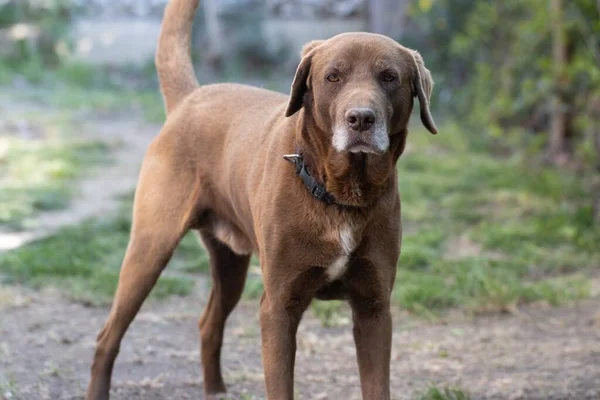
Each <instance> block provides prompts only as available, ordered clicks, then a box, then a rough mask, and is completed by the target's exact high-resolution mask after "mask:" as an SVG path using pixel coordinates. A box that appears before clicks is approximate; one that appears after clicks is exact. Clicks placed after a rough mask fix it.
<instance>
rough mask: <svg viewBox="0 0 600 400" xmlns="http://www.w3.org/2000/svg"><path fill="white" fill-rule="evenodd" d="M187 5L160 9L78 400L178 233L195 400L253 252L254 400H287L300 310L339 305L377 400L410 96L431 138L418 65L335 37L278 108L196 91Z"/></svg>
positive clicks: (384, 390) (308, 54)
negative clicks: (103, 313) (257, 336)
mask: <svg viewBox="0 0 600 400" xmlns="http://www.w3.org/2000/svg"><path fill="white" fill-rule="evenodd" d="M197 6H198V0H171V2H170V4H169V5H168V6H167V9H166V11H165V17H164V21H163V27H162V32H161V36H160V42H159V46H158V51H157V56H156V65H157V68H158V73H159V76H160V83H161V89H162V93H163V96H164V99H165V104H166V109H167V113H168V118H167V121H166V123H165V125H164V127H163V129H162V131H161V132H160V134H159V136H158V137H157V138H156V139H155V140H154V142H153V143H152V144H151V145H150V147H149V148H148V152H147V154H146V157H145V159H144V163H143V166H142V170H141V174H140V179H139V185H138V187H137V191H136V196H135V204H134V216H133V227H132V230H131V239H130V243H129V247H128V249H127V254H126V256H125V259H124V261H123V266H122V270H121V276H120V279H119V285H118V288H117V293H116V295H115V299H114V302H113V306H112V309H111V312H110V316H109V318H108V321H107V323H106V325H105V326H104V329H103V330H102V332H101V333H100V335H99V336H98V347H97V350H96V353H95V355H94V362H93V366H92V374H91V382H90V385H89V387H88V391H87V399H88V400H92V399H94V400H98V399H108V397H109V388H110V379H111V373H112V367H113V363H114V361H115V358H116V356H117V353H118V351H119V344H120V342H121V339H122V338H123V335H124V334H125V331H126V330H127V327H128V326H129V324H130V323H131V321H132V320H133V318H134V317H135V315H136V313H137V311H138V309H139V308H140V306H141V304H142V302H143V301H144V299H145V298H146V296H147V295H148V293H149V292H150V290H151V289H152V287H153V286H154V284H155V282H156V280H157V279H158V277H159V275H160V273H161V271H162V270H163V268H164V266H165V265H166V264H167V262H168V260H169V258H170V257H171V254H172V252H173V250H174V249H175V247H176V246H177V243H178V242H179V240H180V239H181V237H182V236H183V235H184V234H185V233H186V232H187V231H188V230H190V229H195V230H197V231H198V232H199V233H200V236H201V238H202V240H203V242H204V244H205V246H206V249H207V250H208V252H209V254H210V262H211V271H212V278H213V286H212V289H211V293H210V299H209V302H208V305H207V307H206V310H205V311H204V315H203V316H202V318H201V319H200V323H199V325H200V334H201V341H200V345H201V351H202V352H201V353H202V356H201V358H202V366H203V372H204V391H205V394H206V395H207V396H208V397H209V396H210V395H214V394H216V393H222V392H224V391H225V385H224V383H223V378H222V376H221V367H220V353H221V344H222V340H223V331H224V327H225V321H226V319H227V316H228V315H229V313H230V312H231V311H232V309H233V308H234V307H235V305H236V303H237V302H238V300H239V298H240V295H241V293H242V289H243V287H244V281H245V278H246V272H247V269H248V263H249V260H250V254H251V253H252V252H257V254H258V255H259V256H260V265H261V267H262V272H263V281H264V294H263V297H262V299H261V303H260V324H261V334H262V355H263V363H264V369H265V384H266V392H267V397H268V399H270V400H283V399H289V400H292V399H293V393H294V390H293V377H294V358H295V351H296V340H295V335H296V330H297V328H298V324H299V322H300V319H301V317H302V313H303V312H304V310H305V309H306V308H307V306H308V305H309V303H310V302H311V300H312V299H313V298H319V299H347V300H348V301H349V303H350V305H351V307H352V312H353V320H354V339H355V342H356V352H357V356H358V365H359V370H360V378H361V387H362V394H363V398H364V399H368V400H375V399H389V398H390V390H389V365H390V350H391V337H392V325H391V315H390V293H391V291H392V287H393V285H394V278H395V275H396V265H397V261H398V256H399V253H400V240H401V225H400V198H399V195H398V187H397V174H396V169H395V165H396V162H397V160H398V158H399V157H400V155H401V154H402V151H403V150H404V145H405V141H406V134H407V124H408V120H409V116H410V113H411V110H412V108H413V98H414V97H417V98H418V99H419V102H420V106H421V120H422V122H423V123H424V125H425V126H426V127H427V129H429V131H431V132H432V133H436V127H435V124H434V122H433V120H432V118H431V115H430V112H429V106H428V103H429V96H430V94H431V89H432V80H431V75H430V73H429V71H428V70H427V69H426V68H425V66H424V65H423V60H422V58H421V57H420V55H419V54H418V53H417V52H415V51H413V50H409V49H407V48H405V47H402V46H400V45H398V44H397V43H396V42H395V41H393V40H391V39H389V38H387V37H385V36H380V35H375V34H368V33H349V34H342V35H339V36H335V37H333V38H331V39H329V40H325V41H314V42H311V43H309V44H308V45H306V46H305V48H304V50H303V52H302V61H301V63H300V65H299V67H298V70H297V73H296V77H295V78H294V83H293V85H292V91H291V96H290V97H288V96H285V95H283V94H279V93H274V92H270V91H267V90H263V89H258V88H252V87H248V86H244V85H237V84H218V85H208V86H203V87H200V88H198V84H197V82H196V78H195V76H194V72H193V68H192V64H191V59H190V57H189V48H190V31H191V27H192V21H193V16H194V13H195V9H196V8H197ZM290 153H298V154H300V156H299V157H298V156H294V155H292V156H288V157H287V158H288V159H289V160H291V161H294V163H295V165H293V164H290V163H288V162H287V161H286V160H284V158H283V157H282V156H283V155H286V154H290ZM294 167H296V168H294ZM298 175H299V176H298Z"/></svg>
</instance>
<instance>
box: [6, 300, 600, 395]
mask: <svg viewBox="0 0 600 400" xmlns="http://www.w3.org/2000/svg"><path fill="white" fill-rule="evenodd" d="M197 292H202V293H204V292H205V291H204V290H198V291H197ZM203 297H205V295H192V296H188V297H186V298H174V299H171V300H168V301H164V302H161V303H149V304H146V305H145V307H144V308H143V311H142V312H141V313H140V314H139V316H138V318H137V319H136V320H135V322H134V323H133V325H132V327H131V328H130V330H129V332H128V334H127V336H126V338H125V340H124V342H123V344H122V347H121V354H120V356H119V358H118V360H117V363H116V367H115V372H114V385H113V391H112V395H113V397H112V398H113V399H123V400H125V399H127V400H135V399H173V400H176V399H198V398H201V391H202V382H201V378H200V366H199V354H198V353H199V351H198V332H197V324H196V322H197V317H198V314H199V313H200V311H201V310H202V308H203V306H204V304H205V303H206V301H205V298H203ZM0 301H1V304H2V305H0V313H1V315H2V319H1V322H0V381H2V380H4V381H8V382H11V384H10V385H4V387H3V388H2V390H3V392H4V396H5V397H6V398H7V399H8V398H11V399H24V400H25V399H27V400H29V399H80V398H82V396H83V393H84V389H85V386H86V384H87V381H88V368H89V364H90V360H91V356H92V351H93V348H94V338H95V335H96V333H97V332H98V331H99V330H100V328H101V326H102V324H103V322H104V319H105V317H106V315H107V312H108V310H107V309H104V308H86V307H84V306H82V305H80V304H74V303H70V302H68V301H66V300H64V299H63V298H61V297H60V296H59V295H58V294H53V293H35V292H31V291H28V290H26V289H23V288H2V289H1V290H0ZM599 306H600V299H595V300H590V301H586V302H584V303H581V304H579V305H572V306H569V307H564V308H557V309H547V308H528V309H526V310H524V311H523V312H522V313H521V314H519V315H517V316H515V315H511V316H506V315H504V316H502V315H497V316H491V317H479V318H475V319H473V320H467V319H464V318H462V320H461V319H455V320H453V321H451V322H446V323H443V324H428V323H425V322H423V321H416V320H414V319H411V318H410V317H408V316H406V315H400V314H399V313H398V315H396V317H395V327H394V343H393V346H394V348H393V354H392V360H393V361H392V386H393V398H394V399H410V398H412V396H413V395H414V393H415V392H417V391H419V390H421V389H423V388H424V387H426V386H427V385H428V384H429V382H434V383H436V384H438V385H446V384H451V385H452V384H457V385H460V386H461V387H462V388H464V389H465V390H466V391H468V392H470V393H471V395H472V398H473V399H503V400H504V399H540V400H542V399H544V400H546V399H577V400H581V399H599V398H600V318H599V317H600V315H598V313H597V312H598V310H599ZM257 310H258V307H257V303H256V302H249V303H243V304H241V305H240V306H239V307H238V309H237V310H236V311H235V312H234V314H233V315H232V317H231V319H230V321H229V324H228V328H227V332H226V340H225V346H224V355H223V356H224V360H223V368H224V375H225V379H226V382H227V383H228V384H229V388H230V392H231V393H232V395H233V398H242V399H249V398H264V390H263V375H262V366H261V361H260V335H259V326H258V320H257ZM296 377H297V379H296V381H297V384H296V387H297V392H298V394H299V398H300V399H342V398H344V399H348V400H350V399H360V394H359V382H358V372H357V367H356V363H355V356H354V347H353V342H352V335H351V327H350V325H349V322H347V323H344V324H342V325H341V326H337V327H334V328H323V327H322V326H321V323H320V322H319V321H318V320H316V319H315V318H314V317H312V315H310V313H307V315H306V318H305V319H304V320H303V322H302V325H301V328H300V332H299V335H298V356H297V370H296ZM254 396H255V397H254ZM0 397H1V394H0Z"/></svg>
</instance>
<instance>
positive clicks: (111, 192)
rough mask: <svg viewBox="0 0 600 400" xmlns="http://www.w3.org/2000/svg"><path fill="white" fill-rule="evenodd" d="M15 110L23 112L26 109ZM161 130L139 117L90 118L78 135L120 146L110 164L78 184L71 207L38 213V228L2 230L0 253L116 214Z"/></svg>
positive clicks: (114, 152) (99, 168) (0, 233)
mask: <svg viewBox="0 0 600 400" xmlns="http://www.w3.org/2000/svg"><path fill="white" fill-rule="evenodd" d="M15 107H17V108H20V109H22V108H23V107H24V106H22V105H15ZM3 112H4V113H6V112H7V111H6V110H3ZM40 112H42V111H40ZM45 112H48V110H46V111H45ZM159 129H160V127H159V126H156V125H150V124H146V123H144V122H141V121H140V119H139V118H138V119H135V118H133V119H132V118H124V117H115V118H110V119H109V118H103V119H102V120H97V121H94V120H89V119H88V120H86V121H85V122H84V123H82V125H81V129H80V130H79V131H78V132H79V134H80V135H82V136H83V137H86V138H89V139H97V140H101V141H104V142H106V143H113V144H114V143H117V144H118V145H117V146H114V150H113V151H112V152H111V154H110V156H111V162H110V164H107V165H104V166H100V167H98V168H96V169H94V170H93V171H91V172H90V173H89V174H87V176H86V177H85V178H84V179H82V180H81V181H79V182H78V193H77V195H76V196H75V197H74V198H73V199H72V200H71V203H70V205H69V207H68V208H66V209H64V210H57V211H47V212H41V213H39V214H38V215H36V216H35V227H34V228H31V229H27V230H24V231H16V232H15V231H7V230H4V231H3V230H2V229H0V252H2V251H7V250H11V249H14V248H17V247H19V246H22V245H24V244H26V243H28V242H30V241H32V240H35V239H39V238H41V237H45V236H48V235H51V234H52V233H53V232H55V231H57V230H58V229H60V228H62V227H64V226H68V225H74V224H77V223H80V222H82V221H83V220H85V219H87V218H90V217H92V216H95V215H107V214H110V213H111V212H113V211H115V210H116V208H117V207H118V206H119V203H118V201H117V200H118V197H119V196H121V195H123V194H126V193H128V192H129V191H131V190H132V189H133V188H134V187H135V185H136V182H137V178H138V173H139V168H140V165H141V163H142V159H143V156H144V153H145V152H146V148H147V147H148V144H149V143H150V141H151V140H152V139H153V138H154V137H155V136H156V135H157V134H158V132H159Z"/></svg>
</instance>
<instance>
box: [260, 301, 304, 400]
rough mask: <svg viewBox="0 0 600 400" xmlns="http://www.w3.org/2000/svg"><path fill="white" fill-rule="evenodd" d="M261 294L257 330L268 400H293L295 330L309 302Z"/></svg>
mask: <svg viewBox="0 0 600 400" xmlns="http://www.w3.org/2000/svg"><path fill="white" fill-rule="evenodd" d="M275 297H276V296H273V295H270V294H269V293H268V292H266V291H265V293H264V294H263V297H262V299H261V302H260V327H261V337H262V357H263V365H264V370H265V385H266V389H267V399H268V400H293V399H294V361H295V358H296V331H297V330H298V324H299V323H300V319H301V318H302V313H303V312H304V310H305V309H306V307H307V306H308V304H309V303H310V299H309V300H308V301H299V300H296V299H290V300H284V299H277V298H275Z"/></svg>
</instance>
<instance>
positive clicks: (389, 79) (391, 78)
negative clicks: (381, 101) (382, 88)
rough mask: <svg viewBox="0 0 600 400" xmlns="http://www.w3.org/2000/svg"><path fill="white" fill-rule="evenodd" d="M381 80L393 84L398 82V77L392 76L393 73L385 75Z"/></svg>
mask: <svg viewBox="0 0 600 400" xmlns="http://www.w3.org/2000/svg"><path fill="white" fill-rule="evenodd" d="M381 79H382V80H383V81H384V82H393V81H395V80H396V75H394V74H392V73H391V72H386V73H384V74H383V76H382V77H381Z"/></svg>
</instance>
